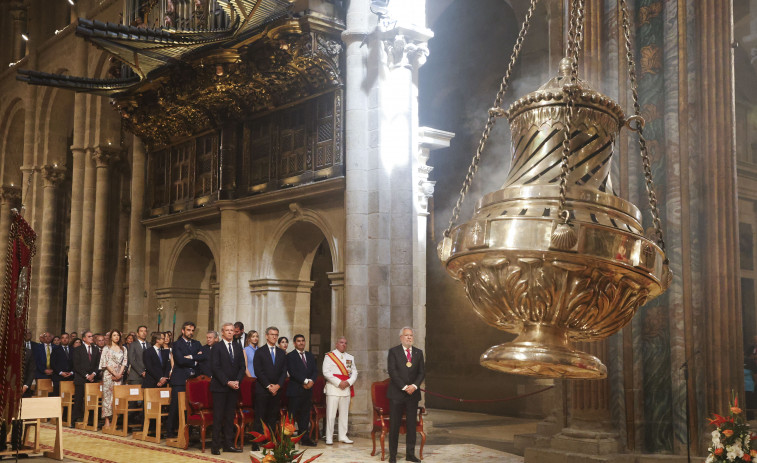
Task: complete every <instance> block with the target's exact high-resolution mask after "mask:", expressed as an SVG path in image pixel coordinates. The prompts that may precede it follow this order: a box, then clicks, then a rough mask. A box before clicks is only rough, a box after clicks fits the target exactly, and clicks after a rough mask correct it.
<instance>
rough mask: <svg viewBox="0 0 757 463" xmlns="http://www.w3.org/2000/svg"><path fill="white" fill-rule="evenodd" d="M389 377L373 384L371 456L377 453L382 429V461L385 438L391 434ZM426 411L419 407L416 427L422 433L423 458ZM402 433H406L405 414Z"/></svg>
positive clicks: (421, 453)
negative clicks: (377, 443)
mask: <svg viewBox="0 0 757 463" xmlns="http://www.w3.org/2000/svg"><path fill="white" fill-rule="evenodd" d="M389 381H390V380H389V379H385V380H384V381H379V382H375V383H373V384H372V385H371V400H372V401H373V430H372V431H371V439H372V440H373V451H372V452H371V456H373V455H376V432H378V431H381V436H380V440H381V461H384V438H385V436H386V435H387V434H389V399H388V398H387V397H386V391H387V390H388V389H389ZM424 413H426V408H425V407H418V421H417V423H416V426H415V429H416V432H417V433H418V434H420V435H421V452H420V457H421V460H423V446H424V445H425V444H426V433H425V432H424V431H423V414H424ZM400 433H401V434H406V433H407V429H406V425H405V416H404V415H403V416H402V423H401V424H400Z"/></svg>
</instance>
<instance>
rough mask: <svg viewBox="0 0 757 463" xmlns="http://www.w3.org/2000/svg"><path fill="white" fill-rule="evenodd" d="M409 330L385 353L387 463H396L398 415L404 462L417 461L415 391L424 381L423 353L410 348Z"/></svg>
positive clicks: (411, 333)
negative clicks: (402, 431) (403, 425)
mask: <svg viewBox="0 0 757 463" xmlns="http://www.w3.org/2000/svg"><path fill="white" fill-rule="evenodd" d="M414 334H415V333H414V332H413V329H412V328H410V327H408V326H406V327H404V328H402V329H401V330H400V342H401V343H402V344H401V345H399V346H395V347H392V348H391V349H389V357H388V359H387V369H388V370H389V378H390V379H391V381H390V382H389V389H388V390H387V392H386V396H387V397H388V398H389V463H396V462H397V443H398V441H399V436H400V424H401V421H402V414H403V412H404V414H405V417H406V420H407V421H406V424H407V427H406V430H407V439H406V453H405V460H406V461H416V462H418V461H421V460H420V459H418V457H416V456H415V426H416V421H417V418H418V402H419V401H420V400H421V393H420V391H419V390H418V388H419V387H421V383H422V382H423V380H424V379H425V377H426V371H425V367H424V363H423V351H422V350H420V349H418V348H417V347H413V337H414Z"/></svg>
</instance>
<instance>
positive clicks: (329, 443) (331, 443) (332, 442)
mask: <svg viewBox="0 0 757 463" xmlns="http://www.w3.org/2000/svg"><path fill="white" fill-rule="evenodd" d="M326 445H334V441H333V440H330V439H326Z"/></svg>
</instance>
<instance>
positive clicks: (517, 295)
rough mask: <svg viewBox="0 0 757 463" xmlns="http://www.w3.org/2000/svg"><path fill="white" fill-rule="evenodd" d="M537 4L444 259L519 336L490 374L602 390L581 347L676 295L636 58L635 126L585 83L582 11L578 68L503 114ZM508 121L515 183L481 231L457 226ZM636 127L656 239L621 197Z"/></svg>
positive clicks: (574, 20) (487, 205)
mask: <svg viewBox="0 0 757 463" xmlns="http://www.w3.org/2000/svg"><path fill="white" fill-rule="evenodd" d="M535 3H536V1H535V0H533V1H532V2H531V8H530V9H529V11H528V13H527V16H526V21H525V22H524V25H523V27H522V29H521V32H520V35H519V37H518V40H517V41H516V45H515V49H514V51H513V55H512V58H511V63H510V67H509V68H508V72H507V74H506V75H505V78H504V79H503V81H502V86H501V87H500V92H499V93H498V94H497V99H496V100H495V106H494V108H492V109H491V110H490V111H489V120H488V121H487V125H486V128H485V130H484V134H483V137H482V140H481V143H480V144H479V149H478V151H477V153H476V156H475V157H474V159H473V164H472V166H471V168H470V169H469V171H468V176H467V178H466V180H465V183H464V185H463V189H462V191H461V195H460V199H459V200H458V203H457V205H456V207H455V211H454V212H453V218H452V219H451V220H450V227H449V228H448V229H447V231H446V232H445V238H444V240H443V241H442V242H441V243H440V244H439V249H438V250H439V256H440V258H441V260H442V263H443V264H444V266H445V267H446V269H447V271H448V272H449V273H450V275H452V276H453V277H454V278H456V279H458V280H459V281H460V282H461V283H462V284H463V286H464V288H465V291H466V293H467V296H468V298H469V299H470V301H471V303H472V304H473V309H474V310H475V312H476V313H477V314H478V315H479V316H480V317H481V318H483V319H484V321H486V322H487V323H488V324H490V325H492V326H495V327H496V328H499V329H501V330H504V331H508V332H512V333H517V334H518V337H517V338H516V339H515V340H513V341H512V342H508V343H505V344H501V345H498V346H494V347H491V348H490V349H489V350H488V351H486V352H485V353H484V354H483V355H482V356H481V364H482V365H483V366H485V367H487V368H491V369H493V370H500V371H504V372H508V373H517V374H524V375H532V376H541V377H564V378H585V379H599V378H604V377H606V375H607V369H606V367H605V366H604V365H603V364H602V362H601V361H600V360H599V359H597V358H596V357H594V356H592V355H590V354H587V353H585V352H581V351H579V350H576V349H575V348H574V347H573V345H572V343H573V342H574V341H595V340H599V339H602V338H605V337H607V336H610V335H612V334H614V333H616V332H617V331H618V330H620V329H621V328H622V327H623V326H625V325H626V324H627V323H628V322H629V321H630V320H631V318H632V317H633V315H634V313H635V312H636V310H637V309H638V308H639V307H640V306H642V305H643V304H645V303H646V302H648V301H650V300H651V299H653V298H655V297H657V296H659V295H660V294H662V293H663V292H664V291H665V290H666V289H667V288H668V286H669V285H670V282H671V278H672V276H671V274H670V270H669V266H668V261H667V259H666V257H665V252H664V241H663V239H662V229H661V223H660V220H659V213H658V211H657V204H656V199H655V194H654V184H653V183H652V177H651V168H650V164H649V158H648V156H647V152H646V143H645V141H644V138H643V123H644V121H643V119H642V118H641V116H640V114H639V106H638V102H637V101H638V99H637V93H636V85H635V76H634V70H635V66H634V60H633V55H632V54H630V53H629V54H628V56H627V57H628V61H629V70H630V73H631V84H632V85H631V86H632V90H633V96H634V103H635V104H634V108H635V110H636V114H635V115H634V116H631V117H629V118H626V117H625V115H624V113H623V110H622V109H621V107H620V106H619V105H618V104H617V103H616V102H615V101H613V100H612V99H611V98H609V97H607V96H605V95H602V94H601V93H598V92H597V91H595V90H593V89H592V88H591V87H590V86H589V85H588V84H587V83H586V82H584V81H581V80H579V79H578V78H577V70H578V53H579V47H580V43H581V41H582V22H583V0H575V1H572V2H571V23H570V31H569V39H568V57H567V58H564V59H563V60H562V61H561V62H560V68H559V72H558V75H557V76H556V77H555V78H553V79H551V80H550V81H549V82H547V83H546V84H545V85H543V86H542V87H541V88H539V89H538V90H536V91H534V92H532V93H529V94H528V95H526V96H524V97H523V98H520V99H519V100H517V101H515V102H514V103H513V104H512V106H510V108H509V109H507V110H506V111H505V110H502V109H501V108H500V107H499V105H500V104H501V102H502V99H503V96H504V93H505V91H506V90H507V85H508V81H509V77H510V73H511V70H512V66H513V63H514V62H515V60H516V59H517V56H518V54H519V52H520V45H521V44H522V40H523V37H524V36H525V34H526V32H527V30H528V25H529V21H530V18H531V15H532V14H533V8H534V6H535ZM620 4H621V5H620V6H621V10H622V11H623V15H624V21H623V26H624V32H625V34H626V38H627V39H628V36H629V34H628V30H629V22H628V19H627V18H628V11H627V8H626V5H625V1H624V0H621V1H620ZM627 45H630V40H627ZM629 48H630V47H629ZM502 116H504V117H507V119H508V120H509V122H510V130H511V133H512V137H511V139H512V161H511V166H510V172H509V174H508V176H507V179H506V181H505V183H504V185H503V186H502V188H501V189H499V190H497V191H495V192H492V193H489V194H487V195H485V196H484V197H483V198H481V199H480V200H479V201H478V203H477V204H476V208H475V212H474V214H473V218H471V220H469V221H468V222H465V223H463V224H461V225H459V226H454V221H455V220H456V218H457V215H458V213H459V209H460V205H461V203H462V200H463V198H464V196H465V193H466V192H467V190H468V187H469V186H470V183H471V180H472V177H473V174H475V172H476V169H477V166H478V160H479V159H480V156H481V152H482V150H483V148H484V145H485V143H486V140H487V138H488V135H489V132H490V131H491V128H492V126H493V125H494V119H495V118H496V117H502ZM626 125H627V126H628V127H629V129H630V130H633V131H636V132H637V133H638V135H639V139H640V146H641V150H640V151H641V155H642V158H643V166H644V171H645V177H646V185H647V191H648V194H649V201H650V209H651V211H652V216H653V219H654V230H655V232H654V236H653V237H651V238H650V237H647V236H645V233H644V229H643V227H642V216H641V213H640V211H639V209H638V208H637V207H636V206H634V205H633V204H631V203H630V202H628V201H626V200H624V199H622V198H620V197H618V196H617V195H616V194H615V192H614V191H613V187H612V182H611V179H610V171H611V160H612V154H613V147H614V144H615V141H616V138H617V136H618V134H619V132H620V130H621V129H622V128H623V127H624V126H626ZM566 127H567V128H568V130H566ZM568 134H569V136H568Z"/></svg>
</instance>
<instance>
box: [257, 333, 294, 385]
mask: <svg viewBox="0 0 757 463" xmlns="http://www.w3.org/2000/svg"><path fill="white" fill-rule="evenodd" d="M252 367H253V368H254V369H255V377H256V378H257V380H256V381H255V390H256V391H258V390H259V391H266V390H267V388H268V385H270V384H278V385H279V386H281V387H284V381H286V379H287V353H286V352H285V351H284V349H279V348H278V347H277V348H276V364H274V363H273V360H272V359H271V351H270V348H269V347H268V344H267V343H266V344H263V346H262V347H258V350H256V351H255V358H253V359H252Z"/></svg>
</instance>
